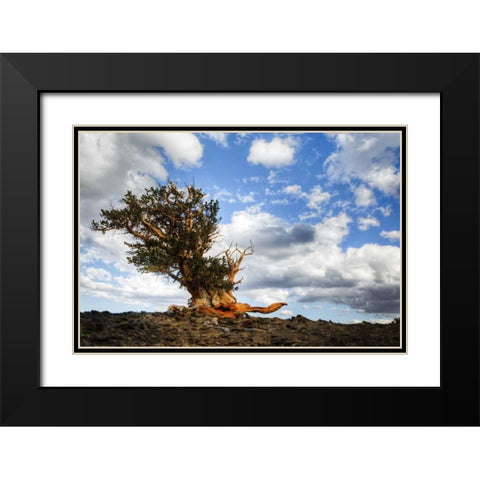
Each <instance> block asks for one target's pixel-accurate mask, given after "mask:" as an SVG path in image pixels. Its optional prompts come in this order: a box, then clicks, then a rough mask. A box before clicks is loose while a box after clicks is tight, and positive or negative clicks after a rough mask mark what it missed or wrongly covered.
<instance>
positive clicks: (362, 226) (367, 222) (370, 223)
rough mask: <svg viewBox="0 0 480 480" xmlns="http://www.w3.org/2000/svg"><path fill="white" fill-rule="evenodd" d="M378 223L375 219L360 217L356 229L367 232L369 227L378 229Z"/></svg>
mask: <svg viewBox="0 0 480 480" xmlns="http://www.w3.org/2000/svg"><path fill="white" fill-rule="evenodd" d="M379 225H380V222H379V221H378V220H377V219H376V218H375V217H360V218H359V219H358V229H359V230H363V231H365V230H368V229H369V228H371V227H378V226H379Z"/></svg>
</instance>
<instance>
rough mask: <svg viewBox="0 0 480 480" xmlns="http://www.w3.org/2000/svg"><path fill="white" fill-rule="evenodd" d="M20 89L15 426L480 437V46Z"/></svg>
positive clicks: (27, 84)
mask: <svg viewBox="0 0 480 480" xmlns="http://www.w3.org/2000/svg"><path fill="white" fill-rule="evenodd" d="M252 71H255V72H257V73H256V74H255V75H251V74H249V73H248V72H252ZM87 72H90V73H88V74H87ZM413 72H414V74H413ZM0 73H1V90H0V95H1V101H2V103H1V115H2V117H1V118H2V129H1V140H2V148H1V166H2V184H1V198H2V220H1V224H2V228H1V232H2V234H1V241H2V247H1V256H2V257H1V258H2V263H1V264H2V292H1V298H2V312H1V329H2V330H1V331H2V337H1V342H2V345H1V351H2V366H1V368H2V372H1V381H2V411H1V421H2V424H5V425H476V424H478V423H479V416H478V414H479V411H480V410H479V406H480V403H479V384H478V373H479V360H480V358H479V351H478V348H479V347H478V340H479V331H478V304H477V303H478V302H476V300H475V299H476V298H477V291H478V240H479V238H478V154H479V145H480V144H479V141H478V126H479V57H478V55H474V54H470V55H433V54H432V55H430V54H425V55H385V54H383V55H371V54H362V55H353V54H352V55H345V54H343V55H323V54H318V55H317V54H310V55H302V54H284V55H283V54H282V55H278V54H248V55H247V54H245V55H244V54H232V55H226V54H191V55H190V54H178V55H177V54H158V55H142V54H128V55H118V54H91V55H90V54H88V55H76V54H71V55H69V54H38V55H29V54H5V55H3V56H2V59H1V72H0ZM280 73H281V74H280ZM192 402H193V403H194V404H196V405H198V406H201V408H198V409H189V408H187V405H190V404H192ZM241 405H242V406H243V407H242V408H240V406H241ZM261 405H265V406H267V405H268V408H259V406H261ZM288 405H290V406H292V405H293V406H300V405H302V408H293V409H292V408H287V406H288ZM460 405H461V408H460ZM319 406H321V408H319ZM326 412H328V414H327V413H326Z"/></svg>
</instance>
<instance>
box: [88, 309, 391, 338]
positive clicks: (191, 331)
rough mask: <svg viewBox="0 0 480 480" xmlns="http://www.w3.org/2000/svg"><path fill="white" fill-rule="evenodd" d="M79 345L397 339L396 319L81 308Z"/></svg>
mask: <svg viewBox="0 0 480 480" xmlns="http://www.w3.org/2000/svg"><path fill="white" fill-rule="evenodd" d="M80 321H81V323H80V345H81V346H82V347H92V346H96V347H99V346H104V347H114V346H122V347H127V346H128V347H144V346H150V347H151V346H158V347H228V346H234V347H292V346H294V347H295V346H298V347H306V346H308V347H323V346H327V347H345V346H349V347H355V346H357V347H358V346H362V347H364V346H369V347H378V346H390V347H396V346H399V344H400V321H399V319H395V320H394V321H393V322H392V323H389V324H375V323H367V322H363V323H358V324H351V325H349V324H342V323H333V322H329V321H324V320H317V321H312V320H309V319H307V318H305V317H302V316H301V315H297V316H295V317H292V318H290V319H286V320H285V319H281V318H261V317H254V316H249V315H244V316H242V317H240V318H237V319H224V318H217V317H207V316H195V315H193V314H192V313H191V311H188V310H184V311H179V312H175V313H172V312H166V313H148V312H125V313H110V312H97V311H91V312H83V313H81V314H80Z"/></svg>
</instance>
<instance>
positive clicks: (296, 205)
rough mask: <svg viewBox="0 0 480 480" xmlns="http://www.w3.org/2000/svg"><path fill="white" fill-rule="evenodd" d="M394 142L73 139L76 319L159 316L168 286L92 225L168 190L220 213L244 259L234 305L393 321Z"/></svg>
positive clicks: (159, 136) (174, 135)
mask: <svg viewBox="0 0 480 480" xmlns="http://www.w3.org/2000/svg"><path fill="white" fill-rule="evenodd" d="M400 139H401V137H400V133H399V132H374V131H365V132H349V131H341V132H288V131H285V132H281V131H276V132H242V131H238V132H200V131H198V132H165V131H162V132H152V131H150V132H105V131H104V132H101V131H99V132H90V131H88V132H87V131H81V132H79V145H80V148H79V165H80V223H81V225H80V309H81V311H86V310H92V309H95V310H109V311H111V312H122V311H142V310H144V311H164V310H166V308H168V306H169V305H171V304H186V302H187V300H188V294H187V293H186V292H185V291H184V290H181V289H179V288H178V287H177V286H176V285H175V284H173V283H172V282H171V281H169V280H167V279H165V278H163V277H161V276H158V275H154V274H141V273H138V272H137V271H136V270H135V268H134V267H132V266H131V265H129V264H128V263H127V262H126V259H125V257H126V247H125V246H124V243H123V242H124V241H126V240H128V237H127V236H126V235H124V234H122V233H119V232H109V233H107V234H106V235H102V234H101V233H99V232H92V231H91V230H90V229H89V224H90V222H91V220H92V219H98V217H99V212H100V209H101V208H109V207H110V206H111V205H116V204H117V203H118V201H119V200H120V199H121V197H122V196H123V195H124V194H125V192H126V191H127V190H129V189H130V190H133V191H134V192H135V193H141V192H142V191H143V189H144V188H146V187H149V186H153V185H155V184H157V183H165V182H166V181H167V180H168V179H170V180H172V181H174V182H176V183H178V184H180V185H184V184H186V183H189V184H190V183H194V184H195V185H196V186H198V187H200V188H201V189H202V190H203V191H204V192H205V193H206V194H207V195H208V196H209V197H210V198H217V199H218V200H219V202H220V216H221V217H222V220H221V233H222V236H221V238H220V239H219V241H218V242H217V244H216V245H215V247H214V249H213V251H212V253H217V252H220V251H221V250H222V249H225V248H226V247H228V245H229V244H230V243H231V242H233V243H234V244H238V246H239V247H247V246H248V245H249V244H250V241H251V242H252V243H253V245H254V246H255V254H254V255H252V256H249V257H246V259H245V263H244V267H245V270H244V271H243V272H242V274H243V277H244V280H243V282H242V283H241V284H240V286H239V287H240V288H239V290H238V291H237V292H236V297H237V299H238V301H243V302H247V303H250V304H252V305H253V304H255V305H260V306H262V305H267V304H269V303H272V302H277V301H284V302H287V303H288V306H286V307H284V308H283V309H281V310H279V311H278V312H276V313H275V314H274V315H277V316H283V317H285V318H288V317H290V316H291V315H294V314H301V315H304V316H306V317H308V318H311V319H318V318H322V319H326V320H332V321H339V322H346V323H352V322H358V321H362V320H370V321H388V320H390V319H392V318H393V317H395V316H398V314H399V310H400V199H399V185H400Z"/></svg>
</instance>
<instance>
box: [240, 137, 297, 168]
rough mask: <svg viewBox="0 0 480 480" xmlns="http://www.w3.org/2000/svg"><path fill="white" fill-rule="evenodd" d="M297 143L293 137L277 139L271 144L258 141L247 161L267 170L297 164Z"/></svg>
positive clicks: (254, 143)
mask: <svg viewBox="0 0 480 480" xmlns="http://www.w3.org/2000/svg"><path fill="white" fill-rule="evenodd" d="M296 147H297V142H296V141H295V140H294V139H293V138H291V137H285V138H283V137H275V138H273V139H272V140H271V141H270V142H268V141H266V140H264V139H263V138H262V139H256V140H254V141H253V142H252V144H251V146H250V152H249V154H248V157H247V161H248V162H249V163H252V164H254V165H263V166H264V167H267V168H279V167H286V166H288V165H292V164H293V163H295V151H296Z"/></svg>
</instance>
